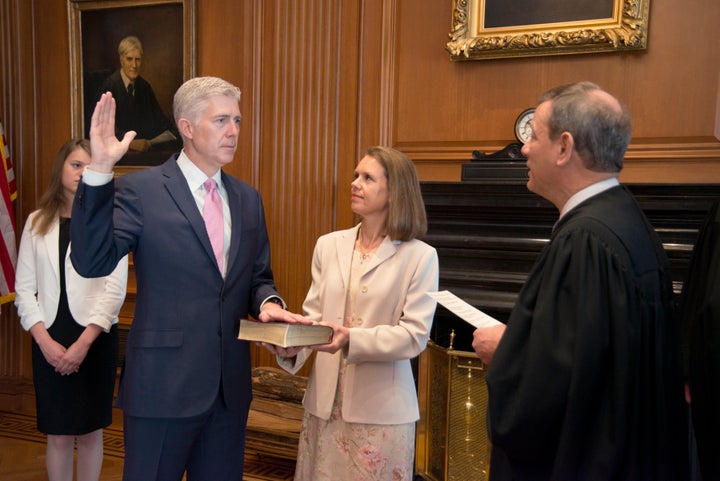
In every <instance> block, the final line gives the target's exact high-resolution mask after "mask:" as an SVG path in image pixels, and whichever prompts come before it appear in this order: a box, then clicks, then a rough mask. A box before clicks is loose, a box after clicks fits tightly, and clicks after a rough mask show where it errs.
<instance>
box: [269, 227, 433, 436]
mask: <svg viewBox="0 0 720 481" xmlns="http://www.w3.org/2000/svg"><path fill="white" fill-rule="evenodd" d="M358 228H359V225H358V226H355V227H354V228H352V229H348V230H342V231H337V232H333V233H330V234H326V235H324V236H322V237H320V238H319V239H318V241H317V243H316V245H315V252H314V254H313V264H312V285H311V286H310V290H309V291H308V294H307V297H306V298H305V302H304V303H303V312H304V313H305V315H306V316H307V317H309V318H310V319H312V320H314V321H320V320H323V321H328V322H331V323H335V324H338V325H342V323H343V316H344V312H345V298H346V295H347V286H348V281H349V277H350V264H351V262H352V256H353V249H354V245H355V239H356V237H357V232H358ZM437 288H438V257H437V252H436V251H435V249H434V248H433V247H431V246H429V245H428V244H426V243H424V242H422V241H420V240H412V241H409V242H400V241H390V240H389V239H388V238H386V239H385V240H384V241H383V242H382V244H380V247H379V248H378V249H377V251H376V252H375V254H374V255H373V256H372V258H371V259H370V261H369V262H368V265H367V267H366V268H365V270H364V271H363V273H362V277H361V278H360V288H359V292H357V294H356V314H357V317H356V319H357V321H359V322H360V323H361V324H360V326H358V327H355V328H352V329H350V342H349V344H348V347H347V351H346V352H345V356H346V359H347V370H346V372H345V377H344V386H343V392H344V397H343V400H342V417H343V419H344V420H345V421H347V422H353V423H367V424H401V423H409V422H414V421H417V420H418V419H419V418H420V414H419V409H418V401H417V392H416V389H415V381H414V378H413V373H412V368H411V365H410V360H411V359H412V358H414V357H416V356H418V355H419V354H420V353H421V352H422V351H423V350H424V349H425V347H426V346H427V341H428V337H429V335H430V328H431V326H432V321H433V316H434V314H435V307H436V303H435V301H434V300H433V299H431V298H430V297H428V296H426V295H425V293H426V292H433V291H437ZM311 353H312V350H310V349H304V350H303V351H301V352H300V353H298V355H297V357H295V358H288V359H285V358H278V363H279V364H280V366H281V367H283V368H284V369H286V370H287V371H289V372H291V373H296V372H297V371H298V370H299V369H300V368H301V367H302V365H303V364H304V363H305V361H306V360H307V359H308V356H309V355H310V354H311ZM341 356H342V353H341V352H340V351H339V352H337V353H335V354H328V353H324V352H318V353H317V356H316V358H315V361H314V364H313V367H312V372H311V374H310V377H309V379H308V387H307V391H306V393H305V398H304V399H303V406H304V407H305V409H306V410H307V411H308V412H310V413H311V414H313V415H315V416H317V417H320V418H322V419H329V418H330V411H331V409H332V405H333V399H334V397H335V390H336V387H337V380H338V373H339V370H340V362H341Z"/></svg>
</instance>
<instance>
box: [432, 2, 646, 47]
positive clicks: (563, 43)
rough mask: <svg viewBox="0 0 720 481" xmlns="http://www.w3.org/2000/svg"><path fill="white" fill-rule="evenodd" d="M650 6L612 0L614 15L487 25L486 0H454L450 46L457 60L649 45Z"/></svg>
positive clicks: (643, 3) (448, 45) (644, 3)
mask: <svg viewBox="0 0 720 481" xmlns="http://www.w3.org/2000/svg"><path fill="white" fill-rule="evenodd" d="M649 10H650V0H613V12H614V13H613V17H612V18H602V19H590V20H582V21H571V22H558V23H538V24H530V25H520V26H512V27H499V28H498V27H496V28H488V29H485V28H483V26H482V24H483V15H484V11H485V0H453V3H452V30H451V32H450V33H449V34H448V36H449V38H450V41H449V42H447V44H446V45H445V49H446V50H447V51H448V52H449V53H450V56H451V58H452V60H456V61H464V60H482V59H496V58H506V57H530V56H536V55H537V56H546V55H566V54H578V53H591V52H612V51H625V50H644V49H646V48H647V36H648V19H649Z"/></svg>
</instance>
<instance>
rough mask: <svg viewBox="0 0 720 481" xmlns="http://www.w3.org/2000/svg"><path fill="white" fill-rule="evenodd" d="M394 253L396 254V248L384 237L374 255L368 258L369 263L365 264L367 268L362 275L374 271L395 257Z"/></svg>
mask: <svg viewBox="0 0 720 481" xmlns="http://www.w3.org/2000/svg"><path fill="white" fill-rule="evenodd" d="M395 252H397V247H396V246H395V243H394V242H393V241H391V240H390V238H389V237H385V239H383V241H382V243H381V244H380V246H379V247H378V248H377V250H376V251H375V254H373V255H372V257H370V262H368V263H367V266H366V267H365V269H364V270H363V273H362V275H363V276H364V275H365V274H367V273H368V272H370V271H372V270H373V269H375V268H376V267H377V266H379V265H380V264H382V263H383V262H385V261H386V260H387V259H389V258H390V257H392V256H393V255H395Z"/></svg>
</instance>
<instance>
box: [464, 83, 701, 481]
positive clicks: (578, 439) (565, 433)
mask: <svg viewBox="0 0 720 481" xmlns="http://www.w3.org/2000/svg"><path fill="white" fill-rule="evenodd" d="M629 141H630V115H629V114H628V112H627V109H626V108H625V107H624V106H623V105H622V104H621V103H620V102H619V101H618V100H617V99H615V98H614V97H613V96H611V95H610V94H609V93H607V92H605V91H603V90H601V89H600V88H599V87H598V86H597V85H595V84H592V83H590V82H579V83H575V84H568V85H563V86H560V87H557V88H555V89H552V90H550V91H549V92H547V93H546V94H545V95H543V96H542V97H541V98H540V103H539V104H538V107H537V109H536V110H535V116H534V117H533V120H532V137H531V139H530V140H529V141H528V142H527V143H526V144H525V145H524V146H523V148H522V153H523V154H524V155H525V157H527V166H528V170H529V173H528V183H527V187H528V189H529V190H530V191H532V192H534V193H536V194H538V195H540V196H542V197H544V198H545V199H547V200H548V201H550V202H552V203H553V204H554V205H555V206H556V207H557V208H558V210H559V211H560V218H559V220H558V222H557V223H556V225H555V228H554V230H553V233H552V235H551V238H550V243H549V244H548V245H547V246H546V247H545V248H544V249H543V251H542V252H541V253H540V256H539V257H538V260H537V261H536V263H535V265H534V266H533V268H532V270H531V272H530V274H529V276H528V278H527V281H526V282H525V285H524V286H523V288H522V290H521V291H520V293H519V295H518V299H517V302H516V304H515V307H514V309H513V311H512V313H511V314H510V317H509V319H508V322H507V327H505V326H504V325H502V324H501V325H499V326H495V327H490V328H484V329H477V330H476V331H475V333H474V338H473V348H474V349H475V352H476V353H477V354H478V356H480V358H481V359H482V360H483V361H485V362H486V363H488V364H490V367H489V369H488V372H487V377H486V380H487V385H488V393H489V408H488V410H489V416H488V419H489V427H490V434H491V441H492V453H491V461H490V466H491V468H490V479H491V480H492V481H504V480H514V481H540V480H556V481H566V480H567V481H570V480H573V481H574V480H591V479H603V480H610V479H613V480H618V481H619V480H624V481H634V480H654V481H661V480H666V481H684V480H687V479H688V474H689V471H688V458H687V454H688V449H687V419H686V417H687V410H686V406H685V404H684V400H683V385H682V373H681V363H680V338H679V322H678V318H677V315H676V314H677V312H676V310H675V304H674V299H673V292H672V282H671V276H670V267H669V262H668V259H667V256H666V255H665V251H664V250H663V247H662V243H661V242H660V239H659V238H658V236H657V234H656V233H655V230H654V229H653V227H652V225H650V222H648V220H647V218H646V217H645V215H644V213H643V211H642V210H641V209H640V207H639V206H638V204H637V202H636V201H635V199H634V198H633V196H632V195H631V194H630V192H629V191H628V190H627V189H626V188H625V187H624V186H622V185H620V184H619V182H618V179H617V177H618V174H619V173H620V170H621V169H622V166H623V158H624V154H625V150H626V148H627V145H628V143H629Z"/></svg>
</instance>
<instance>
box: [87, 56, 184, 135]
mask: <svg viewBox="0 0 720 481" xmlns="http://www.w3.org/2000/svg"><path fill="white" fill-rule="evenodd" d="M134 87H135V94H134V95H130V94H129V93H128V92H127V90H126V89H125V84H124V83H123V80H122V76H121V75H120V70H116V71H115V72H114V73H113V74H112V75H110V76H109V77H108V78H107V79H105V81H104V82H103V83H102V85H101V86H100V91H99V92H98V95H97V96H98V98H100V95H102V94H104V93H105V92H110V93H112V96H113V98H114V99H115V104H116V106H117V110H116V111H115V135H116V136H117V138H118V139H122V137H123V135H125V132H127V131H128V130H134V131H135V132H137V138H138V139H148V140H149V139H152V138H154V137H156V136H158V135H160V134H161V133H163V132H165V131H166V130H170V131H171V132H173V134H174V135H175V137H177V138H180V136H179V135H178V133H177V131H176V129H175V125H174V124H173V123H172V122H171V121H170V119H168V117H167V116H166V115H165V114H164V113H163V111H162V109H161V108H160V105H159V104H158V101H157V98H156V97H155V92H153V89H152V87H151V86H150V84H149V83H148V82H147V80H145V79H144V78H142V77H140V76H138V78H137V79H135V82H134Z"/></svg>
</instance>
